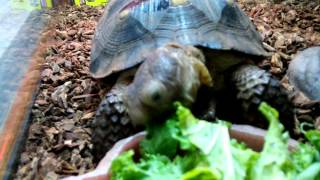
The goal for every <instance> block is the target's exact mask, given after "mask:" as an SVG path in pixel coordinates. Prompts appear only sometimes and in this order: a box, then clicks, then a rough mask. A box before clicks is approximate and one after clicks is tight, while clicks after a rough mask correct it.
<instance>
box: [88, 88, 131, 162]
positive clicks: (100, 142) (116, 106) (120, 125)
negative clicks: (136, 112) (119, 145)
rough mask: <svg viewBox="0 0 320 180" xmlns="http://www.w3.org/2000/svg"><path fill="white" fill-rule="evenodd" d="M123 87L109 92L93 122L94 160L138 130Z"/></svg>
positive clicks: (97, 159)
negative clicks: (125, 103) (127, 105)
mask: <svg viewBox="0 0 320 180" xmlns="http://www.w3.org/2000/svg"><path fill="white" fill-rule="evenodd" d="M121 92H122V89H121V88H119V86H115V87H114V88H113V89H111V90H110V92H108V93H107V95H106V96H105V98H104V99H103V101H102V102H101V103H100V106H99V108H98V110H97V113H96V117H95V119H94V120H93V123H92V143H93V155H94V160H95V161H96V162H98V161H99V160H100V159H101V158H102V157H103V156H104V155H105V153H106V152H107V151H108V150H109V149H110V148H111V147H112V146H113V145H114V144H115V142H117V141H118V140H120V139H123V138H125V137H128V136H130V135H132V134H134V133H135V132H136V131H137V130H136V128H135V127H134V126H133V125H132V124H131V122H130V120H129V117H128V114H127V111H126V108H125V106H124V104H123V101H122V97H121Z"/></svg>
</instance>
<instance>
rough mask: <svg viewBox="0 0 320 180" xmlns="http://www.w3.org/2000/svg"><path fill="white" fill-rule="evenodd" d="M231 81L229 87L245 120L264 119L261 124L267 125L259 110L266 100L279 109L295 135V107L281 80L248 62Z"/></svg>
mask: <svg viewBox="0 0 320 180" xmlns="http://www.w3.org/2000/svg"><path fill="white" fill-rule="evenodd" d="M229 82H230V83H229V89H231V90H232V91H233V92H234V96H235V99H236V100H237V102H238V103H239V104H240V105H241V107H242V111H243V112H244V114H243V116H244V119H245V120H251V121H255V123H257V120H258V119H261V120H262V119H263V120H262V122H260V124H264V125H266V124H267V122H266V121H265V120H264V118H262V117H261V115H260V113H259V112H258V106H259V104H260V103H261V102H262V101H265V102H267V103H269V104H270V105H271V106H273V107H274V108H276V109H277V110H278V111H279V115H280V120H281V122H282V123H283V124H284V126H285V128H286V129H287V130H289V131H291V134H292V135H293V130H294V128H295V123H294V107H293V104H292V102H290V100H289V96H288V93H287V92H286V91H285V89H284V88H283V87H282V86H281V84H280V82H279V80H277V79H275V78H274V77H273V76H272V75H271V74H270V73H269V72H267V71H265V70H263V69H260V68H259V67H257V66H254V65H249V64H246V65H242V66H239V67H237V68H236V69H235V70H234V72H233V73H232V74H231V77H230V81H229ZM261 120H260V121H261Z"/></svg>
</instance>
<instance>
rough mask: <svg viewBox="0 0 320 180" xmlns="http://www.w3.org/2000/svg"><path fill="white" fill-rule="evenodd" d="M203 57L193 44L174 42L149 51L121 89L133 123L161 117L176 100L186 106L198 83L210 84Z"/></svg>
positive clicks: (193, 97)
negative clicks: (186, 44) (130, 81)
mask: <svg viewBox="0 0 320 180" xmlns="http://www.w3.org/2000/svg"><path fill="white" fill-rule="evenodd" d="M204 61H205V60H204V56H203V55H202V53H201V52H200V51H199V50H197V49H196V48H193V47H185V46H180V45H176V44H174V45H172V44H170V45H167V46H165V47H161V48H159V49H157V50H156V51H155V52H152V53H150V54H149V55H148V56H147V57H146V59H145V61H144V63H143V64H142V65H141V66H140V67H139V69H138V70H137V72H136V75H135V77H134V80H133V82H132V83H131V84H130V85H129V86H128V88H127V89H126V92H125V93H124V94H125V101H124V102H125V104H126V106H127V109H128V114H129V116H130V118H131V120H132V122H133V124H135V125H145V124H147V123H150V122H151V121H157V120H158V119H161V117H160V116H161V115H162V114H164V113H165V112H168V111H170V109H172V105H173V102H175V101H180V102H182V103H183V104H184V105H186V106H190V105H191V104H192V103H194V101H195V98H196V96H197V92H198V89H199V87H200V86H201V84H206V85H208V86H210V85H211V77H210V74H209V72H208V70H207V68H206V67H205V65H204Z"/></svg>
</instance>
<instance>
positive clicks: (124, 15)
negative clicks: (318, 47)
mask: <svg viewBox="0 0 320 180" xmlns="http://www.w3.org/2000/svg"><path fill="white" fill-rule="evenodd" d="M168 42H176V43H180V44H183V45H193V46H200V47H204V48H210V49H216V50H235V51H239V52H243V53H246V54H250V55H256V56H265V55H267V53H266V51H265V50H264V49H263V47H262V43H261V42H262V40H261V36H260V35H259V33H258V32H257V31H256V29H255V27H254V26H253V24H252V23H251V21H250V19H249V18H248V17H247V16H246V15H245V14H244V12H242V11H241V9H240V8H239V7H238V5H237V4H236V3H234V2H232V1H231V0H111V2H110V3H109V4H108V6H107V7H106V10H105V13H104V15H103V16H102V18H101V19H100V21H99V23H98V26H97V30H96V32H95V36H94V39H93V46H92V52H91V64H90V71H91V74H92V75H93V77H95V78H103V77H106V76H109V75H110V74H113V73H116V72H119V71H123V70H126V69H128V68H131V67H133V66H135V65H138V64H140V63H141V62H143V60H144V56H145V55H146V54H147V53H150V52H152V51H154V50H155V49H156V48H158V47H159V46H162V45H164V44H166V43H168Z"/></svg>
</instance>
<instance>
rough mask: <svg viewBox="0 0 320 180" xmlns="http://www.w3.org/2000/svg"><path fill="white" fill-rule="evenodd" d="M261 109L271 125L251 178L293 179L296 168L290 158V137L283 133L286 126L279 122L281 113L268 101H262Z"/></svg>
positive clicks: (261, 179)
mask: <svg viewBox="0 0 320 180" xmlns="http://www.w3.org/2000/svg"><path fill="white" fill-rule="evenodd" d="M259 110H260V111H261V112H262V114H263V115H264V116H265V117H266V119H267V120H268V121H269V123H270V125H269V128H268V132H267V134H266V137H265V143H264V147H263V150H262V152H261V153H260V156H259V158H258V160H257V162H256V164H255V165H254V168H253V169H252V171H251V178H250V179H252V180H254V179H257V178H258V179H260V180H270V179H279V180H280V179H281V180H285V179H291V178H292V176H293V174H294V171H295V170H294V169H292V168H291V167H292V163H291V161H290V160H289V159H290V153H289V150H288V138H289V137H288V134H287V133H283V129H284V128H283V126H282V124H281V123H279V114H278V112H277V111H276V110H275V109H273V108H272V107H270V106H269V105H267V104H266V103H261V105H260V106H259Z"/></svg>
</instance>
